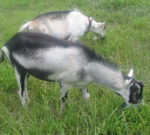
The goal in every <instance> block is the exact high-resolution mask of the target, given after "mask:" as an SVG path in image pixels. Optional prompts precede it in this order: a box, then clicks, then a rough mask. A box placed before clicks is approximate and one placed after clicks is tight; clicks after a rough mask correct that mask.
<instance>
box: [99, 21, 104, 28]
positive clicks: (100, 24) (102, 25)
mask: <svg viewBox="0 0 150 135" xmlns="http://www.w3.org/2000/svg"><path fill="white" fill-rule="evenodd" d="M104 26H105V22H102V23H101V22H99V23H98V24H97V27H99V28H100V27H104Z"/></svg>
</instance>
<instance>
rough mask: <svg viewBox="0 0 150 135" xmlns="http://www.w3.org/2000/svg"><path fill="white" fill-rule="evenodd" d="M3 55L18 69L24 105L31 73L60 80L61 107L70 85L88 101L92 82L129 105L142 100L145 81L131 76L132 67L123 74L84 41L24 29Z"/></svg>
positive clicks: (5, 49) (9, 43)
mask: <svg viewBox="0 0 150 135" xmlns="http://www.w3.org/2000/svg"><path fill="white" fill-rule="evenodd" d="M4 54H5V55H6V56H7V57H8V59H9V60H10V62H11V64H12V66H13V68H14V70H15V74H16V78H17V81H18V85H19V92H18V93H19V96H20V98H21V103H22V105H25V103H26V100H28V94H27V88H26V81H27V78H28V77H27V76H28V75H33V76H35V77H37V78H39V79H41V80H45V81H58V82H60V87H61V88H60V93H61V108H62V106H63V103H64V102H65V100H66V99H67V94H68V90H69V88H71V87H77V88H80V89H81V91H82V94H83V98H84V99H85V100H89V96H90V95H89V93H88V89H87V87H88V84H89V83H91V82H95V83H97V84H100V85H104V86H106V87H108V88H110V89H111V90H113V91H114V92H116V93H117V94H119V95H120V96H121V97H122V98H123V99H124V101H125V103H126V104H127V105H129V104H130V103H131V104H138V103H139V102H140V101H141V100H142V92H143V83H142V82H141V81H138V80H135V79H133V78H132V75H133V70H130V73H129V74H128V75H127V76H126V75H124V74H123V73H122V72H121V70H120V69H119V67H117V66H116V65H114V64H111V63H109V62H108V61H106V60H104V59H103V58H102V57H101V56H99V55H96V54H95V52H93V51H91V50H90V49H89V48H88V47H86V46H84V45H83V44H80V43H75V42H70V41H65V40H58V39H56V38H54V37H50V36H49V35H46V34H40V33H30V32H29V33H27V32H21V33H17V34H16V35H15V36H13V37H12V38H11V39H10V40H9V41H8V42H7V43H6V44H5V45H4V46H3V47H2V48H1V51H0V60H2V59H3V56H4Z"/></svg>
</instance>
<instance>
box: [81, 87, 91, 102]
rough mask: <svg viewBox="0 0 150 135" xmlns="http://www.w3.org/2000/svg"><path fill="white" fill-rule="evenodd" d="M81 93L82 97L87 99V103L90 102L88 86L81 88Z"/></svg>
mask: <svg viewBox="0 0 150 135" xmlns="http://www.w3.org/2000/svg"><path fill="white" fill-rule="evenodd" d="M81 93H82V98H83V99H84V100H85V102H86V103H89V100H90V94H89V92H88V89H87V88H82V89H81Z"/></svg>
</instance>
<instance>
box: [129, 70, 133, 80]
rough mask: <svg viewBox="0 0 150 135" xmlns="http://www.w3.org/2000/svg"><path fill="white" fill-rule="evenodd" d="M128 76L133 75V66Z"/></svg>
mask: <svg viewBox="0 0 150 135" xmlns="http://www.w3.org/2000/svg"><path fill="white" fill-rule="evenodd" d="M128 76H129V77H131V78H132V77H133V68H131V69H130V71H129V73H128Z"/></svg>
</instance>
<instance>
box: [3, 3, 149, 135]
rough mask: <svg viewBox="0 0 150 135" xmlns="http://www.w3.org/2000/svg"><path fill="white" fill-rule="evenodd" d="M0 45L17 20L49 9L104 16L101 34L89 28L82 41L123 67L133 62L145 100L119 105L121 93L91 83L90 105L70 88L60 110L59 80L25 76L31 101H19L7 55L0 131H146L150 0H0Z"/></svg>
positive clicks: (83, 134) (144, 134)
mask: <svg viewBox="0 0 150 135" xmlns="http://www.w3.org/2000/svg"><path fill="white" fill-rule="evenodd" d="M0 3H1V4H0V43H1V45H0V46H2V45H3V44H4V43H5V42H6V41H7V40H9V38H10V37H12V36H13V35H14V34H15V33H16V32H17V31H18V29H19V28H20V26H21V25H22V24H24V23H25V22H27V21H29V20H30V19H31V18H33V17H35V16H37V15H39V14H41V13H44V12H49V11H56V10H68V9H73V8H78V9H80V10H81V11H82V12H83V13H85V14H86V15H88V16H92V17H93V18H95V19H96V20H97V21H98V20H100V21H106V23H107V35H106V39H105V40H103V41H102V40H97V41H93V40H92V38H93V34H92V33H89V34H88V35H87V37H84V36H83V37H81V41H82V42H83V43H85V44H86V45H87V46H89V47H90V48H93V49H94V50H95V51H96V52H97V53H98V54H101V55H102V56H103V57H105V58H108V59H110V60H112V61H114V62H117V63H118V64H119V65H120V67H121V69H122V70H123V72H124V73H128V71H129V69H130V68H132V67H133V68H134V71H135V77H136V78H137V79H140V80H142V81H143V82H144V84H145V87H144V95H143V97H144V103H145V104H144V106H139V107H138V108H137V107H129V108H126V109H123V110H121V109H119V106H120V105H121V104H122V102H123V101H122V99H121V98H120V97H119V96H118V95H116V94H115V93H113V92H112V91H110V90H108V89H106V88H103V87H101V86H97V85H95V84H91V85H90V86H89V92H90V94H91V101H90V105H89V106H86V104H85V103H84V101H82V99H81V95H80V92H79V90H78V89H75V88H72V89H71V90H70V92H69V98H68V104H67V106H66V108H65V109H64V111H63V114H62V115H59V96H60V94H59V84H58V83H49V82H43V81H40V80H37V79H35V78H33V77H30V78H29V80H28V93H29V96H30V100H31V102H30V103H29V104H28V105H27V106H26V107H24V108H23V107H22V106H21V103H20V99H19V96H18V94H17V82H16V79H15V75H14V72H13V69H12V67H11V65H10V64H9V62H8V61H6V62H3V63H1V64H0V135H100V134H104V135H149V134H150V1H148V0H30V1H29V0H5V1H4V0H0Z"/></svg>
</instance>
